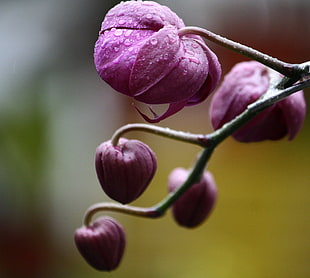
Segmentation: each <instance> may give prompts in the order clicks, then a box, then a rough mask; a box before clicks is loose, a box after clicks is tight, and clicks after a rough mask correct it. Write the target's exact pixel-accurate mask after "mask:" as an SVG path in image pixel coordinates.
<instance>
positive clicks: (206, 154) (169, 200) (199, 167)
mask: <svg viewBox="0 0 310 278" xmlns="http://www.w3.org/2000/svg"><path fill="white" fill-rule="evenodd" d="M213 150H214V148H205V149H203V151H202V152H201V153H200V156H199V158H198V160H197V162H196V164H195V166H194V167H193V168H192V171H191V173H190V174H189V176H188V178H187V179H186V181H185V182H184V183H183V184H182V185H181V186H180V187H178V189H177V190H176V191H174V192H171V193H169V194H168V195H167V197H166V198H165V199H163V200H162V201H161V202H160V203H158V204H157V205H156V206H155V207H154V208H155V210H156V211H157V212H158V213H159V214H160V215H162V214H164V212H165V211H166V210H167V209H168V208H169V207H170V206H171V205H172V204H173V203H174V202H175V201H176V200H177V199H178V198H179V197H180V196H181V195H182V194H183V193H184V192H185V191H186V190H187V189H189V188H190V187H191V186H192V185H193V184H195V183H197V182H198V181H199V180H200V178H201V175H202V173H203V171H204V169H205V167H206V164H207V162H208V161H209V159H210V157H211V155H212V153H213Z"/></svg>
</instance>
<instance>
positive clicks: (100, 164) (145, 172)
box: [95, 138, 157, 204]
mask: <svg viewBox="0 0 310 278" xmlns="http://www.w3.org/2000/svg"><path fill="white" fill-rule="evenodd" d="M95 166H96V172H97V177H98V180H99V182H100V184H101V187H102V189H103V190H104V192H105V193H106V194H107V195H108V196H109V197H110V198H112V199H113V200H115V201H118V202H120V203H123V204H127V203H130V202H132V201H134V200H135V199H137V198H138V197H139V196H140V195H141V194H142V193H143V192H144V190H145V189H146V187H147V186H148V185H149V183H150V181H151V180H152V178H153V176H154V174H155V171H156V168H157V161H156V157H155V154H154V152H153V151H152V150H151V149H150V148H149V146H147V145H146V144H144V143H142V142H140V141H138V140H127V139H125V138H121V139H120V140H119V144H118V145H117V146H113V145H112V143H111V141H107V142H104V143H102V144H101V145H100V146H99V147H98V148H97V150H96V158H95Z"/></svg>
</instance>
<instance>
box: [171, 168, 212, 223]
mask: <svg viewBox="0 0 310 278" xmlns="http://www.w3.org/2000/svg"><path fill="white" fill-rule="evenodd" d="M188 175H189V171H188V170H186V169H184V168H176V169H174V170H173V171H172V172H171V173H170V175H169V178H168V189H169V192H174V191H175V190H176V189H178V188H179V187H180V186H181V185H182V184H183V183H184V182H185V181H186V179H187V178H188ZM216 198H217V188H216V184H215V181H214V178H213V176H212V174H211V173H210V172H208V171H207V172H204V173H203V175H202V177H201V179H200V181H199V182H197V183H195V184H194V185H192V186H191V187H190V188H189V189H188V190H187V191H186V192H185V193H183V195H181V197H180V198H179V199H178V200H177V201H176V202H174V204H173V205H172V214H173V217H174V219H175V221H176V222H177V223H178V224H179V225H181V226H184V227H187V228H194V227H196V226H198V225H200V224H201V223H202V222H203V221H204V220H205V219H206V218H207V217H208V216H209V215H210V213H211V211H212V210H213V207H214V205H215V201H216Z"/></svg>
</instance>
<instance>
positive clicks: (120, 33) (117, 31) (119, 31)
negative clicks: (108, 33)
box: [114, 29, 123, 37]
mask: <svg viewBox="0 0 310 278" xmlns="http://www.w3.org/2000/svg"><path fill="white" fill-rule="evenodd" d="M122 34H123V30H121V29H116V30H115V31H114V36H116V37H119V36H121V35H122Z"/></svg>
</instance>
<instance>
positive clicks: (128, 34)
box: [125, 29, 132, 37]
mask: <svg viewBox="0 0 310 278" xmlns="http://www.w3.org/2000/svg"><path fill="white" fill-rule="evenodd" d="M131 33H132V30H130V29H128V30H127V31H126V32H125V37H129V36H130V35H131Z"/></svg>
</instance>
